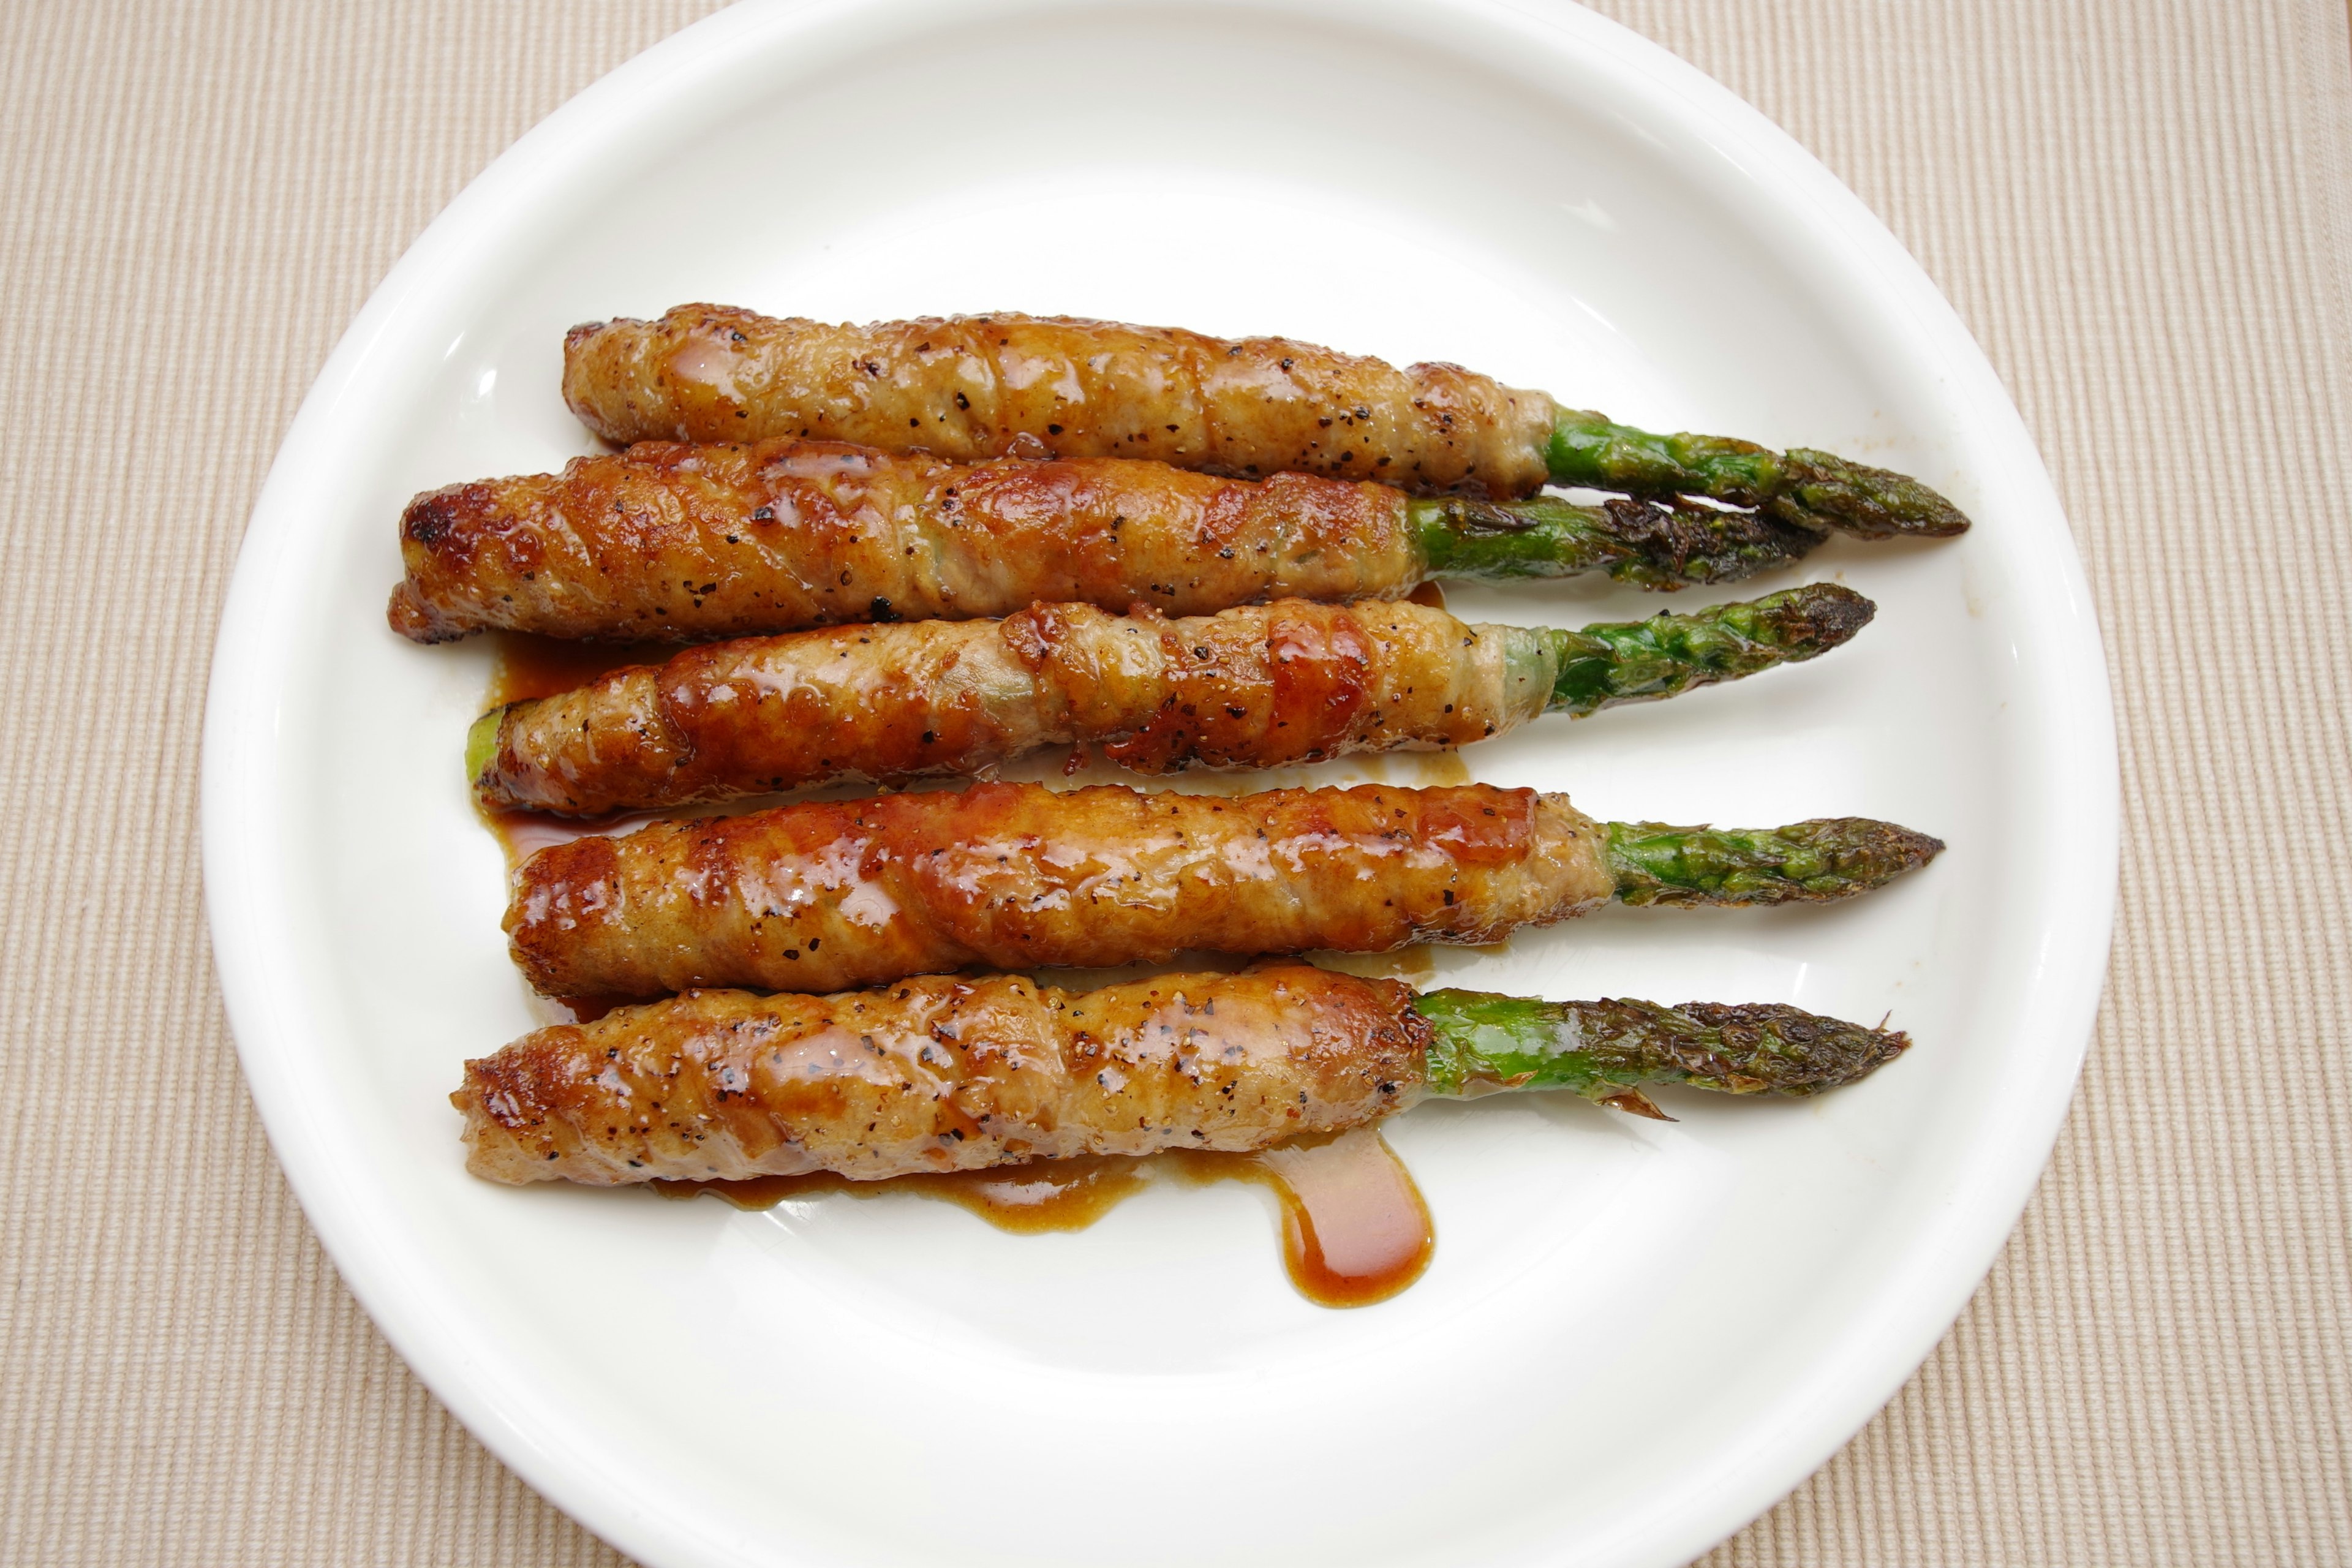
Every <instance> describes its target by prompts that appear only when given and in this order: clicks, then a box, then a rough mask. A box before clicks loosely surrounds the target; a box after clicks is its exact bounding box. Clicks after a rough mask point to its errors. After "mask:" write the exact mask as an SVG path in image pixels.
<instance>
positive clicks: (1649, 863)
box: [1607, 816, 1944, 905]
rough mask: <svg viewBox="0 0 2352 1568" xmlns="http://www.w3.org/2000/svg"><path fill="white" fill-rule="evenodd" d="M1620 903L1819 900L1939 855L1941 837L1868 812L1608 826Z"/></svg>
mask: <svg viewBox="0 0 2352 1568" xmlns="http://www.w3.org/2000/svg"><path fill="white" fill-rule="evenodd" d="M1607 833H1608V855H1609V868H1610V871H1611V874H1612V875H1613V876H1614V877H1615V878H1616V879H1617V899H1618V901H1619V902H1621V903H1626V904H1634V905H1643V904H1684V905H1692V904H1783V903H1822V902H1826V901H1828V900H1832V899H1845V898H1851V897H1853V895H1854V894H1856V893H1866V892H1869V891H1870V890H1871V889H1874V888H1882V887H1885V885H1886V884H1887V883H1889V882H1891V881H1893V880H1894V879H1895V878H1897V877H1901V876H1904V875H1906V874H1907V873H1909V872H1912V871H1916V870H1917V869H1918V868H1920V867H1922V866H1925V865H1926V864H1927V862H1929V861H1930V860H1933V859H1934V858H1936V857H1937V855H1940V854H1942V853H1943V850H1944V841H1943V840H1942V839H1940V838H1936V837H1930V836H1929V835H1927V834H1925V833H1919V832H1916V831H1914V830H1913V829H1911V828H1908V827H1904V826H1899V825H1897V824H1895V823H1892V822H1879V821H1875V820H1874V819H1873V818H1870V817H1866V816H1827V817H1815V818H1813V819H1811V821H1807V822H1797V823H1791V824H1790V825H1789V826H1785V827H1771V828H1739V827H1723V828H1717V827H1678V826H1673V825H1671V824H1667V823H1663V822H1612V823H1610V824H1609V825H1608V828H1607Z"/></svg>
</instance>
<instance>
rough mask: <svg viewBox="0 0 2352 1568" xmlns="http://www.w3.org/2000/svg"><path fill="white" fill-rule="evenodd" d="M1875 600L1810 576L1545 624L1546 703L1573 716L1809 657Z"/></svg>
mask: <svg viewBox="0 0 2352 1568" xmlns="http://www.w3.org/2000/svg"><path fill="white" fill-rule="evenodd" d="M1877 608H1878V607H1877V606H1876V605H1873V604H1872V603H1871V602H1870V601H1869V600H1868V599H1865V598H1864V597H1863V596H1862V595H1860V594H1857V593H1855V592H1854V591H1853V589H1851V588H1845V587H1841V586H1839V585H1838V584H1834V583H1811V584H1806V585H1805V586H1803V587H1801V588H1786V589H1783V590H1781V591H1780V593H1778V594H1767V595H1764V597H1762V598H1760V599H1748V600H1744V601H1741V602H1739V603H1737V604H1729V605H1716V606H1714V607H1713V608H1711V609H1706V610H1698V611H1695V612H1693V613H1690V614H1687V615H1679V614H1675V613H1674V612H1671V611H1666V610H1661V611H1659V612H1658V613H1657V614H1656V615H1654V616H1649V617H1648V618H1647V619H1645V620H1639V621H1621V622H1616V623H1604V624H1602V625H1600V626H1587V627H1585V628H1584V629H1583V630H1582V631H1580V632H1568V631H1551V632H1546V633H1544V634H1543V635H1544V636H1547V637H1549V638H1550V639H1551V643H1552V647H1553V650H1554V657H1555V658H1556V659H1557V661H1558V664H1557V668H1558V671H1559V673H1558V674H1557V675H1555V676H1554V677H1553V679H1552V695H1551V700H1550V702H1549V703H1548V704H1547V705H1546V707H1545V711H1546V712H1549V713H1570V714H1574V715H1576V716H1577V717H1579V718H1581V717H1583V716H1584V715H1585V714H1588V713H1597V712H1599V711H1600V710H1601V709H1603V708H1613V707H1615V706H1616V705H1617V704H1619V703H1621V702H1642V701H1646V700H1650V699H1653V698H1658V697H1672V696H1674V695H1675V693H1677V692H1680V691H1685V690H1687V689H1690V688H1691V687H1694V686H1705V685H1708V684H1710V683H1712V682H1715V681H1718V680H1738V679H1741V678H1742V677H1743V676H1749V675H1753V674H1755V673H1756V672H1757V671H1759V670H1764V669H1769V668H1772V667H1773V666H1774V665H1776V664H1790V663H1795V662H1798V661H1800V660H1803V659H1808V658H1814V657H1816V656H1817V655H1820V654H1822V653H1825V652H1827V651H1828V650H1829V649H1831V648H1833V647H1837V646H1839V645H1840V644H1841V643H1843V642H1845V641H1846V640H1847V639H1848V638H1850V637H1853V635H1854V633H1856V632H1858V631H1860V630H1861V629H1862V628H1863V627H1864V626H1868V625H1869V624H1870V620H1871V617H1872V616H1874V615H1875V614H1877Z"/></svg>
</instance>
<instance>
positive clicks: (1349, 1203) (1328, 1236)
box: [653, 1127, 1436, 1307]
mask: <svg viewBox="0 0 2352 1568" xmlns="http://www.w3.org/2000/svg"><path fill="white" fill-rule="evenodd" d="M1162 1179H1167V1180H1174V1181H1179V1182H1181V1183H1183V1184H1186V1185H1188V1186H1206V1185H1208V1184H1211V1183H1213V1182H1248V1183H1251V1184H1255V1185H1257V1186H1262V1187H1265V1188H1266V1189H1267V1190H1268V1191H1270V1192H1271V1193H1273V1194H1274V1195H1275V1198H1276V1201H1277V1202H1278V1204H1279V1205H1281V1209H1282V1255H1283V1266H1284V1268H1285V1269H1286V1271H1287V1272H1288V1273H1289V1275H1290V1282H1291V1284H1292V1285H1294V1286H1296V1287H1297V1289H1298V1293H1299V1294H1300V1295H1302V1296H1304V1297H1306V1298H1307V1300H1310V1301H1313V1302H1315V1303H1316V1304H1318V1306H1324V1307H1365V1306H1370V1304H1372V1303H1373V1302H1375V1301H1385V1300H1388V1299H1389V1298H1390V1297H1391V1296H1393V1295H1395V1294H1396V1293H1397V1292H1398V1291H1400V1290H1402V1289H1404V1288H1405V1287H1406V1286H1408V1285H1411V1284H1412V1282H1413V1281H1414V1280H1415V1279H1420V1278H1421V1275H1422V1271H1423V1269H1425V1268H1428V1267H1429V1258H1430V1255H1431V1253H1432V1252H1433V1251H1434V1250H1435V1248H1436V1237H1435V1235H1434V1233H1433V1231H1432V1230H1431V1228H1430V1222H1429V1205H1427V1204H1425V1203H1423V1201H1422V1196H1421V1190H1420V1189H1419V1188H1418V1187H1415V1186H1414V1185H1413V1182H1412V1174H1411V1173H1409V1172H1407V1171H1406V1170H1405V1168H1404V1165H1403V1163H1402V1161H1400V1160H1398V1158H1397V1157H1396V1153H1395V1152H1394V1151H1393V1150H1391V1149H1390V1147H1389V1146H1388V1142H1387V1140H1385V1139H1383V1138H1382V1137H1381V1134H1380V1130H1379V1129H1378V1128H1374V1127H1358V1128H1352V1129H1350V1130H1349V1131H1345V1132H1341V1133H1339V1134H1337V1135H1335V1136H1331V1137H1325V1138H1318V1139H1302V1140H1300V1141H1298V1142H1294V1143H1286V1144H1283V1145H1281V1146H1279V1147H1277V1148H1273V1149H1267V1150H1264V1151H1261V1152H1257V1153H1255V1154H1220V1153H1212V1152H1205V1151H1201V1150H1191V1149H1178V1150H1171V1151H1169V1152H1166V1153H1161V1154H1152V1155H1148V1156H1146V1157H1144V1158H1141V1159H1125V1158H1114V1157H1107V1156H1093V1157H1087V1158H1083V1159H1076V1160H1047V1161H1040V1162H1039V1163H1036V1164H1034V1165H1013V1166H1007V1167H1004V1168H1002V1169H998V1170H990V1171H958V1172H951V1173H941V1174H938V1175H919V1176H899V1177H897V1178H895V1179H893V1180H890V1181H886V1182H853V1181H849V1180H847V1179H846V1178H845V1177H841V1176H836V1175H834V1174H832V1173H830V1172H818V1173H813V1174H810V1175H805V1176H761V1177H756V1178H754V1179H753V1180H751V1181H747V1182H656V1183H654V1184H653V1186H654V1190H655V1191H656V1192H658V1193H660V1194H662V1196H664V1197H667V1198H694V1197H699V1196H703V1195H705V1194H708V1195H709V1196H711V1197H715V1198H719V1199H723V1200H724V1201H726V1202H728V1203H730V1204H732V1205H735V1206H736V1207H738V1208H743V1209H764V1208H772V1207H773V1206H774V1205H777V1204H780V1203H783V1202H785V1201H787V1200H789V1199H795V1198H813V1197H818V1196H823V1195H824V1194H832V1193H848V1194H852V1195H854V1196H860V1197H867V1196H875V1195H878V1194H883V1193H887V1192H906V1193H914V1194H919V1195H920V1196H922V1197H927V1198H934V1199H938V1200H940V1201H941V1202H945V1203H951V1204H954V1205H956V1206H957V1207H959V1208H961V1209H965V1210H968V1211H969V1212H971V1213H972V1214H975V1215H979V1216H980V1217H981V1218H982V1219H984V1220H986V1221H987V1222H988V1223H989V1224H991V1225H992V1226H996V1227H997V1228H998V1229H1000V1230H1009V1231H1015V1232H1019V1233H1022V1234H1024V1235H1034V1234H1036V1233H1038V1232H1041V1231H1050V1230H1083V1229H1085V1228H1086V1227H1087V1226H1090V1225H1092V1224H1094V1223H1095V1222H1096V1221H1097V1220H1098V1219H1100V1218H1102V1216H1103V1215H1107V1214H1108V1213H1109V1212H1110V1211H1111V1210H1112V1209H1114V1208H1116V1207H1118V1205H1120V1204H1121V1203H1123V1202H1125V1201H1126V1200H1127V1199H1129V1198H1130V1197H1133V1196H1134V1195H1135V1194H1138V1193H1139V1192H1141V1191H1143V1189H1144V1188H1146V1187H1147V1186H1150V1184H1152V1183H1153V1182H1154V1181H1158V1180H1162Z"/></svg>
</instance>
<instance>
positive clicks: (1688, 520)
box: [1409, 496, 1822, 592]
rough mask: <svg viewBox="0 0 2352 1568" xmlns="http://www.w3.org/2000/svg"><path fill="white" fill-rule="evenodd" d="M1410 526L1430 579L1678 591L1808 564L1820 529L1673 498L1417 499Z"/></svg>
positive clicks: (1412, 505)
mask: <svg viewBox="0 0 2352 1568" xmlns="http://www.w3.org/2000/svg"><path fill="white" fill-rule="evenodd" d="M1409 504H1410V506H1411V507H1412V526H1413V531H1414V533H1415V536H1416V537H1417V538H1418V539H1419V541H1420V543H1421V552H1422V559H1423V562H1424V563H1426V569H1427V571H1428V573H1429V574H1430V575H1431V576H1433V577H1475V578H1484V579H1488V580H1495V579H1508V578H1514V577H1572V576H1576V575H1578V574H1581V573H1587V572H1605V573H1607V574H1609V575H1610V576H1611V577H1612V578H1614V579H1615V580H1617V581H1618V582H1620V583H1625V584H1632V585H1633V586H1635V587H1642V588H1654V589H1658V590H1661V591H1664V592H1672V591H1673V590H1675V589H1676V588H1686V587H1689V586H1690V585H1691V584H1695V583H1735V582H1738V581H1739V580H1740V579H1741V578H1744V577H1752V576H1754V575H1756V574H1758V573H1759V572H1769V571H1770V570H1772V569H1773V568H1775V567H1779V566H1785V565H1787V564H1789V563H1790V562H1793V561H1799V560H1801V559H1803V557H1804V555H1805V553H1806V552H1808V551H1810V550H1811V549H1812V548H1813V546H1815V545H1816V544H1819V543H1820V542H1822V534H1821V533H1820V532H1819V531H1816V530H1813V529H1809V528H1805V527H1802V526H1797V525H1792V524H1790V523H1788V522H1785V521H1781V520H1780V518H1778V517H1775V516H1772V515H1770V514H1769V513H1766V512H1759V511H1727V510H1723V509H1722V508H1720V507H1711V506H1703V505H1701V504H1700V503H1698V502H1696V501H1688V500H1680V499H1678V498H1670V499H1669V500H1666V501H1664V503H1661V502H1658V501H1649V500H1627V499H1625V498H1624V497H1622V496H1615V497H1612V498H1611V499H1609V500H1606V501H1603V502H1602V503H1601V504H1600V505H1599V506H1578V505H1575V504H1573V503H1571V502H1569V501H1565V500H1560V499H1559V497H1558V496H1537V497H1535V498H1533V499H1532V500H1519V501H1485V500H1465V499H1463V498H1461V497H1447V498H1445V499H1443V500H1416V501H1412V502H1411V503H1409Z"/></svg>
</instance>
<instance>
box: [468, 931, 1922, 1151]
mask: <svg viewBox="0 0 2352 1568" xmlns="http://www.w3.org/2000/svg"><path fill="white" fill-rule="evenodd" d="M1909 1043H1910V1042H1909V1040H1908V1038H1907V1037H1905V1036H1904V1035H1902V1034H1901V1033H1899V1032H1896V1031H1893V1030H1888V1029H1885V1028H1884V1027H1880V1028H1871V1027H1868V1026H1861V1025H1855V1024H1848V1023H1843V1022H1841V1021H1840V1020H1838V1019H1835V1018H1826V1017H1822V1016H1819V1015H1816V1014H1811V1013H1806V1012H1803V1011H1801V1010H1800V1009H1798V1008H1795V1007H1790V1006H1787V1005H1779V1004H1772V1003H1765V1004H1759V1005H1722V1004H1719V1003H1704V1002H1686V1003H1684V1004H1683V1005H1680V1006H1678V1007H1668V1006H1662V1005H1659V1004H1657V1003H1654V1002H1636V1001H1629V1000H1622V999H1621V1000H1610V999H1606V998H1604V999H1602V1000H1600V1001H1595V1002H1545V1001H1538V1000H1535V999H1531V998H1527V997H1517V996H1498V995H1495V994H1490V993H1486V992H1479V991H1455V990H1443V991H1432V992H1427V993H1425V994H1420V995H1416V994H1414V993H1413V992H1412V990H1410V989H1409V988H1407V987H1405V986H1403V985H1401V984H1397V983H1396V982H1395V981H1392V980H1365V979H1358V978H1356V977H1354V976H1352V975H1346V974H1333V973H1328V972H1326V971H1324V970H1320V969H1315V968H1310V967H1308V966H1307V965H1304V964H1295V963H1294V964H1275V965H1269V966H1265V967H1262V968H1258V969H1253V970H1248V971H1244V972H1243V973H1238V974H1173V975H1163V976H1161V977H1160V978H1158V979H1154V980H1143V981H1138V982H1135V983H1133V984H1127V985H1111V986H1106V987H1104V988H1103V989H1101V990H1098V991H1087V992H1066V991H1059V990H1055V989H1054V988H1052V987H1049V986H1041V985H1038V984H1035V983H1034V982H1033V981H1029V980H1023V979H1018V978H1013V977H1009V976H995V977H992V978H988V979H981V980H956V979H940V978H933V979H925V980H909V981H905V982H903V983H901V984H897V985H892V986H889V987H887V988H885V989H882V990H876V991H864V992H850V993H846V994H837V995H831V996H801V995H790V994H786V995H777V996H760V995H756V994H752V993H751V992H747V991H689V992H688V993H687V994H684V995H682V996H677V997H674V998H672V999H670V1000H669V1001H667V1002H656V1003H651V1004H648V1005H645V1006H642V1007H625V1008H622V1009H620V1010H619V1011H617V1012H614V1013H609V1014H606V1015H605V1016H604V1017H602V1018H599V1019H597V1020H595V1021H594V1022H593V1023H588V1024H568V1025H562V1026H557V1027H554V1028H548V1029H541V1030H539V1031H538V1032H537V1033H535V1034H531V1035H528V1036H526V1037H523V1038H522V1039H520V1040H518V1041H516V1042H515V1043H514V1044H512V1045H510V1046H509V1047H506V1048H505V1049H503V1050H501V1051H499V1052H496V1053H495V1054H493V1055H491V1056H488V1057H485V1058H480V1059H478V1060H476V1061H470V1062H467V1064H466V1079H465V1082H464V1083H463V1085H462V1086H460V1087H459V1089H457V1092H456V1093H454V1094H453V1095H451V1096H450V1100H451V1101H452V1102H453V1103H454V1104H455V1105H456V1106H457V1109H458V1110H459V1111H460V1112H461V1113H462V1114H463V1115H464V1117H465V1132H464V1136H465V1139H466V1142H467V1144H468V1145H469V1148H470V1152H469V1154H468V1157H467V1165H468V1167H469V1168H470V1169H472V1170H473V1172H474V1173H476V1174H477V1175H480V1176H484V1177H487V1178H488V1179H490V1180H492V1181H498V1182H507V1183H513V1184H522V1183H527V1182H539V1181H557V1180H569V1181H574V1182H584V1183H589V1184H594V1185H599V1186H611V1185H615V1184H623V1183H629V1182H643V1181H652V1180H658V1179H664V1178H667V1179H675V1180H709V1179H722V1180H742V1179H745V1178H748V1177H752V1176H760V1175H796V1174H800V1173H804V1172H810V1171H820V1170H821V1171H830V1172H833V1173H836V1174H839V1175H843V1176H847V1177H850V1178H852V1179H853V1180H861V1181H870V1180H881V1179H884V1178H887V1177H891V1176H904V1175H918V1174H922V1173H927V1172H935V1171H969V1170H980V1169H985V1168H988V1167H990V1166H995V1165H1017V1164H1022V1163H1026V1162H1028V1161H1032V1160H1047V1159H1056V1158H1069V1157H1072V1156H1076V1155H1081V1154H1097V1155H1103V1154H1108V1155H1139V1154H1150V1153H1154V1152H1159V1151H1160V1150H1163V1149H1208V1150H1216V1151H1220V1152H1229V1153H1240V1152H1250V1151H1254V1150H1258V1149H1265V1148H1271V1147H1273V1146H1274V1145H1276V1144H1277V1143H1281V1142H1287V1141H1289V1140H1291V1139H1294V1138H1297V1137H1300V1136H1302V1135H1311V1134H1317V1133H1325V1132H1337V1131H1344V1130H1346V1129H1348V1128H1350V1127H1357V1126H1360V1125H1362V1124H1363V1123H1365V1122H1367V1121H1372V1120H1373V1119H1375V1118H1377V1117H1381V1116H1385V1115H1388V1114H1389V1113H1391V1112H1392V1111H1396V1110H1403V1109H1404V1108H1405V1107H1407V1106H1409V1105H1412V1103H1414V1102H1415V1101H1417V1100H1421V1099H1423V1098H1425V1097H1427V1096H1430V1095H1448V1096H1452V1095H1476V1094H1484V1093H1492V1092H1495V1091H1496V1090H1511V1089H1528V1090H1536V1091H1541V1090H1545V1089H1565V1090H1569V1091H1570V1092H1572V1093H1576V1094H1580V1095H1582V1096H1583V1097H1585V1098H1586V1099H1588V1100H1594V1101H1596V1102H1598V1103H1601V1104H1604V1105H1612V1106H1615V1107H1617V1108H1619V1109H1621V1110H1629V1111H1632V1112H1634V1113H1635V1114H1638V1115H1643V1116H1661V1115H1663V1114H1664V1112H1663V1111H1661V1110H1659V1109H1658V1107H1657V1106H1656V1105H1655V1104H1654V1103H1653V1102H1652V1101H1651V1100H1650V1099H1649V1098H1648V1096H1647V1095H1646V1094H1644V1093H1643V1086H1644V1085H1652V1084H1677V1085H1688V1086H1690V1087H1693V1088H1698V1089H1713V1090H1716V1091H1718V1092H1722V1093H1727V1094H1734V1095H1759V1094H1773V1095H1811V1094H1819V1093H1821V1092H1822V1091H1823V1090H1825V1089H1833V1088H1836V1087H1837V1086H1838V1085H1840V1084H1845V1083H1852V1082H1853V1081H1854V1080H1855V1079H1860V1078H1864V1077H1867V1076H1868V1075H1869V1074H1870V1073H1872V1072H1874V1071H1876V1070H1877V1069H1878V1068H1880V1067H1882V1066H1884V1065H1885V1063H1887V1062H1889V1061H1891V1060H1893V1059H1894V1058H1895V1057H1897V1056H1899V1055H1901V1054H1902V1052H1903V1051H1904V1049H1905V1048H1906V1047H1907V1046H1908V1045H1909Z"/></svg>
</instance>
